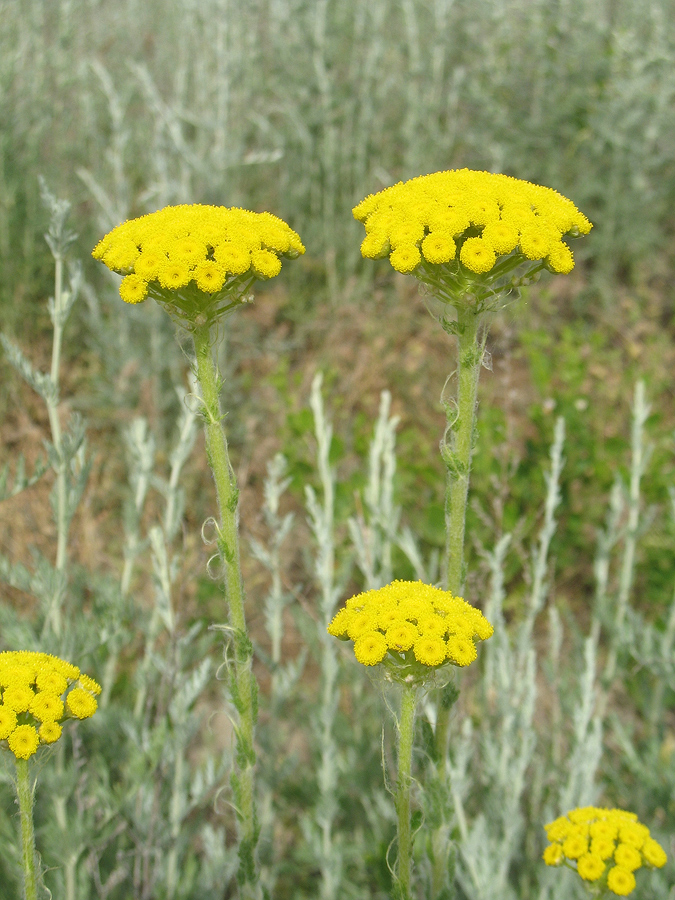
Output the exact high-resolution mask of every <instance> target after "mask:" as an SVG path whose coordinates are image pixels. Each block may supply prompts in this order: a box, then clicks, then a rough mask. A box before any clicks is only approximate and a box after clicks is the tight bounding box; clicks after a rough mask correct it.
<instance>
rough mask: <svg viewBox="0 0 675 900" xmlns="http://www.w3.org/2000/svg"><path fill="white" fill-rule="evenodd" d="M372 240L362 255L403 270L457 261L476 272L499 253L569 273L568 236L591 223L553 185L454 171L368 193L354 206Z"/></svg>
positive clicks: (585, 229)
mask: <svg viewBox="0 0 675 900" xmlns="http://www.w3.org/2000/svg"><path fill="white" fill-rule="evenodd" d="M353 212H354V218H356V219H358V221H359V222H363V223H364V225H365V227H366V237H365V239H364V241H363V243H362V244H361V254H362V255H363V256H364V257H367V258H370V259H380V258H382V257H384V256H389V262H390V263H391V265H392V266H393V267H394V269H396V270H397V271H398V272H404V273H408V272H413V271H414V270H415V269H416V268H417V267H418V266H419V265H420V264H422V263H428V264H431V265H432V266H433V265H444V264H446V263H449V262H450V261H451V260H454V259H456V257H457V255H458V252H459V260H460V262H461V263H462V265H463V266H464V267H465V268H466V269H468V270H469V272H471V273H473V274H474V275H482V274H485V273H487V272H490V271H491V270H492V269H493V267H494V266H495V264H496V262H497V258H498V257H500V256H507V255H509V254H511V253H515V254H520V255H521V257H522V258H523V261H525V260H544V261H545V264H546V265H547V266H548V267H549V268H550V269H551V270H552V271H553V272H564V273H567V272H570V271H571V270H572V269H573V267H574V259H573V257H572V251H571V250H570V248H569V247H568V246H567V244H566V243H565V242H564V241H563V240H562V238H563V236H564V235H570V236H573V237H575V236H577V235H579V234H587V233H588V232H589V231H590V230H591V227H592V226H591V223H590V222H589V221H588V219H587V218H586V217H585V216H584V215H583V214H582V213H580V212H579V210H578V209H577V208H576V206H575V205H574V203H572V201H571V200H568V199H567V198H566V197H563V196H562V195H561V194H559V193H558V192H557V191H554V190H552V189H551V188H546V187H540V186H539V185H536V184H530V182H528V181H521V180H520V179H518V178H511V177H510V176H508V175H496V174H492V173H490V172H474V171H472V170H470V169H455V170H451V171H448V172H435V173H434V174H432V175H420V176H419V177H417V178H413V179H411V180H410V181H405V182H399V183H398V184H395V185H393V186H392V187H389V188H386V189H385V190H383V191H380V192H379V193H377V194H370V195H369V196H368V197H366V198H365V200H362V201H361V203H359V204H358V206H356V207H354V210H353Z"/></svg>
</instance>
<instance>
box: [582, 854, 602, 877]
mask: <svg viewBox="0 0 675 900" xmlns="http://www.w3.org/2000/svg"><path fill="white" fill-rule="evenodd" d="M604 871H605V864H604V862H603V861H602V859H600V857H599V856H595V854H593V853H585V854H584V855H583V856H581V857H579V859H578V860H577V872H578V873H579V875H581V877H582V878H583V879H584V881H597V880H598V878H600V876H601V875H602V873H603V872H604Z"/></svg>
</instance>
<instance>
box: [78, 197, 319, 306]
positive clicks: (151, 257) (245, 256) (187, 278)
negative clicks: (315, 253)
mask: <svg viewBox="0 0 675 900" xmlns="http://www.w3.org/2000/svg"><path fill="white" fill-rule="evenodd" d="M304 252H305V248H304V247H303V245H302V241H301V240H300V237H299V235H297V234H296V233H295V231H293V229H292V228H290V226H288V225H287V224H286V223H285V222H284V221H283V220H282V219H279V218H277V217H276V216H273V215H272V214H271V213H267V212H264V213H255V212H250V211H249V210H247V209H228V208H227V207H224V206H202V205H200V204H195V205H190V206H188V205H184V206H167V207H165V208H164V209H160V210H158V211H157V212H154V213H150V214H149V215H147V216H141V217H140V218H138V219H130V220H129V221H128V222H124V223H123V224H122V225H118V226H117V227H116V228H113V230H112V231H111V232H109V233H108V234H107V235H106V236H105V237H104V238H103V240H101V241H100V242H99V243H98V244H97V245H96V247H95V248H94V250H93V253H92V256H93V257H94V258H95V259H99V260H101V261H102V262H104V263H105V265H106V266H108V268H109V269H112V270H113V271H114V272H119V273H120V274H123V275H125V276H126V277H125V278H124V279H123V281H122V284H121V285H120V295H121V297H122V299H123V300H125V301H126V302H127V303H140V302H141V301H142V300H144V299H145V298H146V297H147V296H148V293H159V294H162V293H163V292H165V291H178V290H181V289H185V288H187V287H188V285H191V286H193V287H194V288H197V289H198V290H199V291H201V292H202V293H204V294H207V295H212V294H218V293H220V292H221V291H222V290H223V288H225V289H227V283H226V282H227V279H228V278H230V277H231V276H235V277H236V276H240V275H244V274H245V273H250V274H251V275H252V276H254V277H255V278H261V279H266V278H273V277H274V276H275V275H278V274H279V272H280V271H281V260H280V259H279V257H280V256H286V257H288V258H289V259H295V258H296V257H297V256H299V255H300V254H301V253H304ZM153 288H154V292H153V290H152V289H153Z"/></svg>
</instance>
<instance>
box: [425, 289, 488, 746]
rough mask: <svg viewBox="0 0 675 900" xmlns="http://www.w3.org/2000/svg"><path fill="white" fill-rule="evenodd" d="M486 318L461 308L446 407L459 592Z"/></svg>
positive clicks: (453, 571)
mask: <svg viewBox="0 0 675 900" xmlns="http://www.w3.org/2000/svg"><path fill="white" fill-rule="evenodd" d="M479 321H480V316H478V315H476V313H475V312H474V310H473V309H471V307H470V306H466V307H460V308H458V309H457V344H458V369H457V371H458V378H457V383H458V388H457V405H456V407H455V406H451V405H450V404H448V405H447V406H446V410H447V416H448V427H447V430H446V438H447V437H448V436H449V438H450V440H449V442H446V438H444V440H443V443H442V445H441V453H442V455H443V461H444V462H445V465H446V468H447V474H446V481H445V531H446V560H447V569H446V582H447V584H446V588H447V590H449V591H451V592H452V593H453V594H454V595H455V596H459V595H460V594H461V591H462V582H463V572H462V569H463V564H464V530H465V524H466V501H467V497H468V494H469V474H470V472H471V450H472V445H473V435H474V428H475V423H476V396H477V393H478V376H479V374H480V367H481V363H482V361H483V350H484V344H481V343H479V340H478V325H479ZM450 710H451V705H450V706H448V705H446V704H443V703H440V702H439V704H438V717H437V720H436V753H437V758H438V759H439V760H444V759H445V757H446V755H447V752H448V728H449V723H450Z"/></svg>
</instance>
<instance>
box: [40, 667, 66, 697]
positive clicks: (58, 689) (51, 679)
mask: <svg viewBox="0 0 675 900" xmlns="http://www.w3.org/2000/svg"><path fill="white" fill-rule="evenodd" d="M35 683H36V685H37V688H38V690H39V691H51V692H52V693H54V694H62V693H63V692H64V691H65V689H66V688H67V687H68V679H67V678H66V677H65V676H64V675H61V673H60V672H56V671H55V670H54V669H52V668H51V667H50V668H48V669H44V670H43V671H42V672H40V673H39V674H38V676H37V679H36V682H35Z"/></svg>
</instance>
